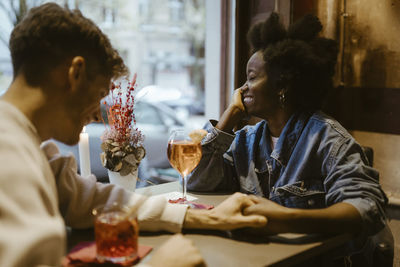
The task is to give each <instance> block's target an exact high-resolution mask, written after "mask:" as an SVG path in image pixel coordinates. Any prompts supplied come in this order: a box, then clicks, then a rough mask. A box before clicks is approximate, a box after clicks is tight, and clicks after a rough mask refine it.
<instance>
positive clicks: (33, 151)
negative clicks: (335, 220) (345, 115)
mask: <svg viewBox="0 0 400 267" xmlns="http://www.w3.org/2000/svg"><path fill="white" fill-rule="evenodd" d="M10 51H11V57H12V64H13V70H14V77H13V81H12V83H11V85H10V87H9V88H8V90H7V91H6V93H5V94H4V95H3V96H2V97H1V99H0V117H1V120H2V121H1V124H0V266H9V267H12V266H24V267H25V266H59V265H60V263H61V258H62V256H63V255H64V254H65V246H66V242H65V241H66V233H65V224H67V225H69V226H71V227H76V228H87V227H92V226H93V218H92V216H91V211H92V208H94V207H96V206H99V205H101V204H107V203H113V202H115V201H117V202H122V203H124V204H127V205H129V204H134V203H137V202H138V201H141V200H140V199H141V198H143V196H140V195H138V194H133V193H131V192H129V191H126V190H124V189H123V188H121V187H118V186H114V185H109V184H108V185H105V184H100V183H97V182H96V177H94V176H93V175H91V176H89V177H85V178H82V177H81V176H79V175H78V174H77V170H76V163H75V159H74V158H73V157H72V156H63V155H60V154H59V151H58V148H57V147H56V145H55V144H54V143H51V142H44V143H42V142H43V141H45V140H47V139H50V138H54V139H57V140H59V141H61V142H64V143H66V144H70V145H71V144H76V143H77V142H78V140H79V133H80V132H81V129H82V127H83V126H84V125H85V124H86V123H88V122H90V121H92V120H93V119H96V118H97V117H98V116H99V105H100V100H101V98H102V97H104V96H105V95H107V94H108V91H109V85H110V82H111V80H112V79H113V78H118V77H120V76H121V75H124V74H126V73H127V68H126V66H125V65H124V63H123V61H122V59H121V57H120V56H119V55H118V53H117V51H116V50H115V49H114V48H112V46H111V44H110V41H109V40H108V38H107V37H106V36H105V35H104V34H103V33H102V32H101V31H100V29H99V28H98V27H97V26H96V25H95V24H94V23H93V22H92V21H90V20H89V19H87V18H85V17H84V16H82V14H81V13H80V12H79V11H77V10H75V11H71V10H69V9H67V8H62V7H60V6H58V5H56V4H54V3H48V4H44V5H42V6H39V7H36V8H33V9H31V10H30V11H29V12H28V14H27V16H26V17H25V18H24V19H23V20H22V21H21V22H20V23H19V24H18V25H17V26H16V27H15V28H14V30H13V32H12V34H11V38H10ZM41 143H42V144H41ZM252 204H253V202H252V201H251V200H250V199H249V198H248V197H247V196H245V195H244V194H235V195H233V196H232V197H231V198H229V199H227V200H226V201H225V202H223V203H222V204H221V205H219V206H217V207H216V208H215V209H213V210H211V211H198V210H193V209H188V207H187V205H173V204H169V203H168V202H167V201H166V200H165V199H164V198H163V197H150V198H148V199H146V200H145V201H144V203H143V205H142V206H141V207H140V209H139V210H138V220H139V225H140V228H141V229H142V230H150V231H159V230H166V231H170V232H180V231H181V229H182V227H185V228H213V229H234V228H238V227H244V226H263V225H265V224H266V219H265V217H264V216H262V215H249V216H244V215H243V214H242V209H243V208H245V207H248V206H250V205H252ZM203 264H204V261H203V258H202V257H201V255H200V253H199V251H198V250H197V249H196V248H195V247H194V246H193V244H191V242H190V241H188V240H186V239H184V238H183V237H182V236H179V235H178V236H176V237H174V238H173V239H172V240H171V241H169V242H168V243H167V244H166V245H165V246H164V247H163V248H161V249H160V250H159V251H158V252H156V253H155V254H154V255H153V256H152V258H151V259H150V260H149V261H148V265H150V266H201V265H203Z"/></svg>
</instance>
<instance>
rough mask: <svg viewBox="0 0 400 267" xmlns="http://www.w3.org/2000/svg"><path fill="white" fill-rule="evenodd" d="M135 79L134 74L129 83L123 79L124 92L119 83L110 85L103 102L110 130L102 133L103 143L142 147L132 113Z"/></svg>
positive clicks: (140, 134)
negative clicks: (108, 141)
mask: <svg viewBox="0 0 400 267" xmlns="http://www.w3.org/2000/svg"><path fill="white" fill-rule="evenodd" d="M136 77H137V75H136V73H135V75H134V76H133V79H132V81H131V82H130V81H129V79H128V78H125V79H126V82H127V86H126V89H125V90H123V89H122V88H121V82H119V83H117V84H115V83H114V82H113V83H112V84H111V88H110V89H111V90H110V94H109V97H108V101H105V105H106V110H107V117H108V123H109V126H110V129H106V131H105V132H104V134H103V137H102V139H103V141H104V140H107V139H110V140H112V141H114V142H118V143H119V144H120V145H121V146H125V145H131V146H134V147H138V146H142V144H143V140H144V136H143V134H142V133H141V131H140V130H138V128H137V127H136V119H135V113H134V107H135V97H134V91H135V89H136Z"/></svg>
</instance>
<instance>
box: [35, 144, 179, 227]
mask: <svg viewBox="0 0 400 267" xmlns="http://www.w3.org/2000/svg"><path fill="white" fill-rule="evenodd" d="M41 148H42V150H43V151H44V152H45V154H46V156H47V158H48V160H49V162H50V165H51V168H52V170H53V173H54V176H55V178H56V183H57V190H58V197H59V208H60V212H61V214H62V216H63V217H64V219H65V222H66V224H67V225H68V226H71V227H74V228H88V227H91V226H93V216H92V214H91V212H92V209H93V208H94V207H96V206H100V205H104V204H111V203H113V202H119V203H123V204H126V205H134V204H135V203H138V201H141V199H142V198H144V196H142V195H140V194H135V193H132V192H130V191H127V190H125V189H124V188H122V187H119V186H115V185H111V184H102V183H98V182H97V181H96V177H95V176H94V175H90V176H89V177H85V178H83V177H81V176H80V175H78V174H77V167H76V162H75V158H74V157H73V156H72V155H66V156H65V155H61V154H60V153H59V150H58V148H57V146H56V145H55V144H54V143H53V142H51V141H47V142H45V143H43V144H42V145H41ZM186 209H187V206H186V205H173V204H170V203H168V202H167V201H166V199H165V198H163V197H160V196H154V197H149V198H147V199H145V200H144V202H143V203H142V204H141V206H140V208H139V210H138V221H139V227H140V229H141V230H146V231H159V230H166V231H170V232H180V231H181V228H182V224H183V220H184V218H185V214H186Z"/></svg>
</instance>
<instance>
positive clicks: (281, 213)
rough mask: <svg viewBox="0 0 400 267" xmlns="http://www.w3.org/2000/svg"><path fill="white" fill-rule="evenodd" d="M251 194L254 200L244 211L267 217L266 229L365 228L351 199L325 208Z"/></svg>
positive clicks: (321, 230) (344, 230)
mask: <svg viewBox="0 0 400 267" xmlns="http://www.w3.org/2000/svg"><path fill="white" fill-rule="evenodd" d="M249 198H250V199H251V200H252V201H253V202H254V203H255V204H254V205H251V206H248V207H246V208H245V209H244V211H243V214H245V215H263V216H265V217H267V219H268V224H267V226H266V227H265V228H264V229H263V232H264V233H268V234H277V233H287V232H291V233H357V232H358V231H360V229H362V219H361V215H360V213H359V212H358V210H357V209H356V208H355V207H354V206H353V205H351V204H349V203H344V202H339V203H336V204H333V205H332V206H329V207H327V208H322V209H296V208H286V207H284V206H281V205H279V204H277V203H275V202H273V201H271V200H268V199H266V198H260V197H256V196H249Z"/></svg>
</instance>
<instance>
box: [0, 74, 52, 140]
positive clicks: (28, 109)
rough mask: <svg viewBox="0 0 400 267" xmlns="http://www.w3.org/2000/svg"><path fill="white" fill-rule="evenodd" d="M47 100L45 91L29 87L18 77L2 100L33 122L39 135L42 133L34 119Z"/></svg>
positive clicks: (22, 78) (23, 79)
mask: <svg viewBox="0 0 400 267" xmlns="http://www.w3.org/2000/svg"><path fill="white" fill-rule="evenodd" d="M45 99H46V96H45V94H44V93H43V90H42V89H41V88H40V87H32V86H29V85H28V84H27V83H26V80H25V78H24V77H22V76H18V77H16V78H15V79H14V81H13V82H12V83H11V85H10V87H9V88H8V90H7V91H6V92H5V93H4V95H2V96H1V100H3V101H6V102H8V103H10V104H11V105H13V106H15V107H16V108H17V109H19V110H20V111H21V112H22V113H23V114H24V115H25V116H26V117H27V118H28V119H29V120H30V121H31V122H32V124H33V125H34V126H35V127H36V128H37V130H38V133H39V135H40V132H41V131H40V129H39V128H38V125H36V123H35V120H34V117H35V114H36V113H37V112H38V111H40V109H41V108H42V107H43V106H44V103H45Z"/></svg>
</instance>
